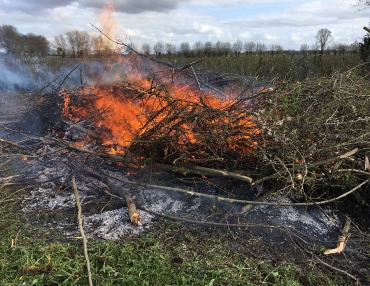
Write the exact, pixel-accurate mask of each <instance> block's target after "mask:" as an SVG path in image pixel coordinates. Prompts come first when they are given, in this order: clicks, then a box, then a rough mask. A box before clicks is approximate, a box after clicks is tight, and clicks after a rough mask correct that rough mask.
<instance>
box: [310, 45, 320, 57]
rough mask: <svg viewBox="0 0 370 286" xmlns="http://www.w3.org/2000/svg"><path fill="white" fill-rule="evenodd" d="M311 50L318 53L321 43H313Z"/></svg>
mask: <svg viewBox="0 0 370 286" xmlns="http://www.w3.org/2000/svg"><path fill="white" fill-rule="evenodd" d="M311 50H312V51H313V52H314V53H315V55H316V54H317V52H318V51H319V44H318V43H315V44H312V45H311Z"/></svg>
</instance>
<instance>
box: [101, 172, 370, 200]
mask: <svg viewBox="0 0 370 286" xmlns="http://www.w3.org/2000/svg"><path fill="white" fill-rule="evenodd" d="M101 172H102V173H103V174H104V175H106V176H108V177H110V178H112V179H115V180H118V181H121V182H124V183H129V184H134V185H139V186H144V187H150V188H158V189H161V190H167V191H173V192H179V193H184V194H188V195H191V196H197V197H206V198H210V199H214V200H217V201H226V202H230V203H241V204H251V205H268V206H277V207H279V206H280V207H287V206H314V205H323V204H327V203H330V202H334V201H337V200H339V199H341V198H344V197H346V196H348V195H349V194H351V193H353V192H354V191H356V190H357V189H359V188H361V187H362V186H363V185H365V184H366V183H368V182H369V181H370V179H367V180H366V181H364V182H362V183H361V184H359V185H357V186H356V187H354V188H353V189H351V190H350V191H348V192H346V193H344V194H342V195H340V196H338V197H335V198H332V199H329V200H324V201H320V202H315V203H309V202H307V203H275V202H256V201H247V200H236V199H229V198H224V197H219V196H214V195H207V194H202V193H197V192H193V191H188V190H183V189H179V188H172V187H164V186H159V185H151V184H145V183H136V182H133V181H129V180H125V179H122V178H119V177H116V176H112V175H110V174H108V173H106V172H103V171H101Z"/></svg>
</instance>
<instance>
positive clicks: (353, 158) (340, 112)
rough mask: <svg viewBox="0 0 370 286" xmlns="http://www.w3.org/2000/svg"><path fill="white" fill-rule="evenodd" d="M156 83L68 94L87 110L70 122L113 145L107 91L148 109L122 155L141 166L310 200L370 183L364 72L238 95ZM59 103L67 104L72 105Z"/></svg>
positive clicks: (77, 108)
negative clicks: (318, 193)
mask: <svg viewBox="0 0 370 286" xmlns="http://www.w3.org/2000/svg"><path fill="white" fill-rule="evenodd" d="M194 75H195V74H194ZM195 78H196V75H195ZM147 82H148V84H146V85H145V86H143V84H142V82H134V81H125V82H124V81H122V82H120V83H119V84H115V85H109V86H101V87H99V88H98V89H96V88H87V87H86V88H78V89H70V90H65V91H63V92H62V93H61V94H62V95H63V94H64V97H65V94H68V104H70V105H72V106H74V110H75V112H76V111H77V113H79V114H81V113H84V114H86V116H85V117H83V118H79V119H78V120H75V121H73V120H72V121H71V122H69V123H68V124H69V125H73V126H75V127H78V128H79V129H80V130H82V131H84V132H85V133H86V134H85V135H88V136H87V137H89V138H90V140H91V139H93V140H95V141H96V142H97V143H99V144H100V146H102V145H104V142H103V141H102V140H101V138H102V137H101V136H99V135H101V134H108V136H109V132H110V130H108V129H105V127H104V126H102V125H101V122H102V121H104V120H106V118H108V115H109V113H110V112H111V110H110V108H97V107H96V104H95V103H94V102H96V101H97V100H99V98H100V97H101V94H100V92H99V91H102V90H103V91H104V92H105V93H107V92H108V93H109V92H110V93H112V94H114V96H115V98H118V100H119V101H123V102H126V101H130V102H132V103H133V104H134V106H136V108H137V109H138V110H141V112H140V114H139V115H136V117H137V120H138V122H140V127H139V128H136V129H133V128H131V127H129V128H128V129H130V130H131V131H130V132H131V133H132V138H131V139H130V140H129V144H127V145H126V146H125V147H124V148H123V149H122V150H123V152H122V153H120V154H115V155H114V156H115V158H116V159H118V160H122V161H124V162H129V163H130V164H132V163H134V164H136V166H140V167H142V166H150V167H151V168H152V167H155V166H156V167H160V168H165V169H168V170H172V171H177V172H180V173H183V174H188V173H193V174H198V175H203V176H212V175H216V176H219V175H221V176H229V177H233V178H236V179H241V180H243V181H247V182H249V183H251V184H262V183H263V184H267V183H271V184H273V185H274V186H280V187H281V190H285V192H288V193H289V192H292V191H293V192H294V194H296V195H303V196H307V195H308V192H307V191H308V190H316V189H317V188H321V189H322V187H325V188H327V187H328V186H330V187H338V188H340V189H348V188H349V187H355V186H357V185H358V184H359V183H361V182H363V181H364V180H367V179H368V178H369V172H368V170H367V168H368V166H367V165H366V164H365V162H367V161H366V160H367V157H368V151H369V150H370V145H369V139H370V138H369V137H370V133H369V131H368V130H370V117H369V114H368V106H369V100H370V96H369V95H367V94H366V91H367V90H368V88H369V83H368V80H367V79H366V78H363V77H360V76H357V75H356V69H354V70H351V71H348V72H346V73H344V74H336V75H334V76H333V77H331V78H316V79H307V80H306V81H302V82H295V83H291V82H284V81H278V80H275V81H274V86H269V87H262V88H260V89H259V90H255V89H251V88H245V89H244V91H243V92H240V93H239V95H238V96H234V97H233V98H232V99H230V98H228V99H226V96H225V94H222V92H219V93H218V94H217V96H215V95H212V96H211V95H210V94H209V92H208V91H209V90H208V91H207V92H204V91H200V90H199V89H198V87H199V82H198V84H194V85H193V86H192V87H189V86H188V84H187V85H186V86H185V85H184V86H183V87H181V86H180V88H179V85H177V87H176V88H175V85H173V78H172V82H170V81H162V80H161V79H159V77H156V76H155V75H154V76H153V77H149V78H148V79H147ZM179 91H181V92H180V93H181V94H179ZM58 98H59V106H60V108H61V109H63V108H64V109H68V107H66V106H65V102H64V103H63V100H62V99H63V96H59V97H58ZM63 104H64V107H63ZM81 110H84V112H82V111H81ZM80 111H81V112H80ZM122 112H123V114H124V113H125V112H129V111H127V110H126V111H122ZM67 113H68V112H67ZM63 116H64V118H65V116H66V114H64V115H62V118H63ZM70 118H73V114H70ZM122 124H126V125H128V126H129V125H130V124H131V123H130V122H129V120H123V121H122ZM97 126H99V127H97ZM91 130H94V131H91ZM96 133H97V135H96ZM104 137H106V136H104ZM111 137H112V141H114V134H111ZM99 144H98V145H99ZM112 144H113V143H112ZM113 145H114V144H113ZM110 147H112V146H110ZM113 147H114V146H113ZM113 147H112V148H113ZM101 150H102V149H99V152H102V153H109V151H108V152H107V150H105V151H104V150H103V151H101ZM109 150H110V149H109ZM364 166H365V167H364Z"/></svg>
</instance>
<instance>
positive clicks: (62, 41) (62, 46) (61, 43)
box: [53, 34, 68, 55]
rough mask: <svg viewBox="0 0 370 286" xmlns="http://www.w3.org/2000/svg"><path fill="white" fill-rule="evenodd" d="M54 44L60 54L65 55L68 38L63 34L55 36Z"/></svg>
mask: <svg viewBox="0 0 370 286" xmlns="http://www.w3.org/2000/svg"><path fill="white" fill-rule="evenodd" d="M53 45H54V46H55V47H56V49H57V52H58V54H61V55H65V54H66V53H67V46H68V45H67V40H66V37H65V36H64V35H62V34H60V35H58V36H55V37H54V43H53Z"/></svg>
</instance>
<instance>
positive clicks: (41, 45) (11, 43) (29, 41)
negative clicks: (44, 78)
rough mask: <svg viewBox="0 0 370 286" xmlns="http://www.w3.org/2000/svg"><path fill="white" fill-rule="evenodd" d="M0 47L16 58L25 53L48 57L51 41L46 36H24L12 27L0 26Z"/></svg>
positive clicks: (30, 34)
mask: <svg viewBox="0 0 370 286" xmlns="http://www.w3.org/2000/svg"><path fill="white" fill-rule="evenodd" d="M0 47H1V48H3V49H5V50H6V51H7V52H8V53H11V54H12V55H14V56H16V57H18V56H21V55H22V54H24V53H27V54H29V55H32V56H46V55H47V54H48V53H49V48H50V47H49V41H48V40H47V39H46V38H45V37H44V36H41V35H35V34H32V33H29V34H27V35H23V34H21V33H19V32H18V30H17V28H16V27H14V26H12V25H3V26H0Z"/></svg>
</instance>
